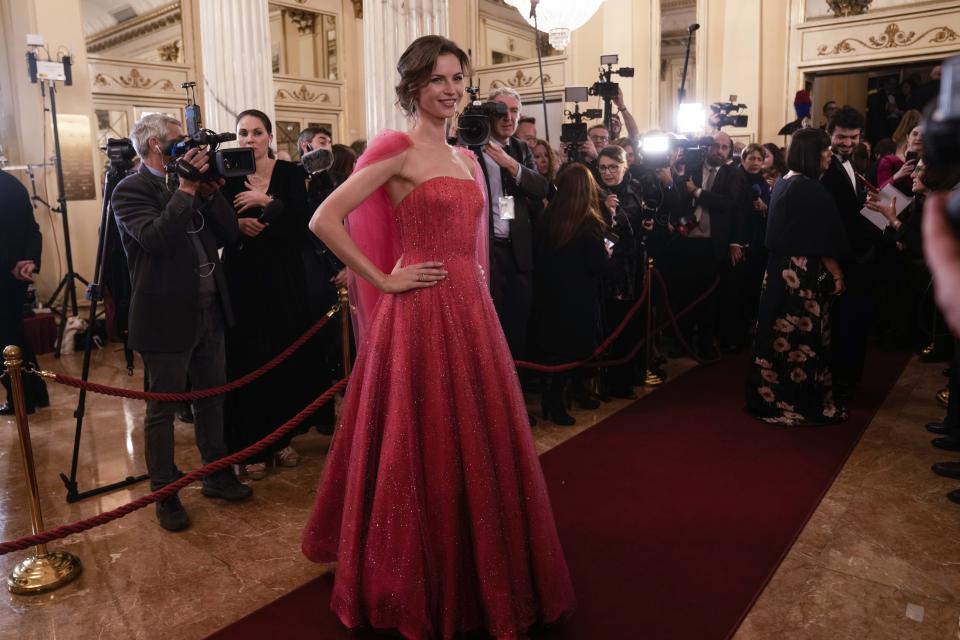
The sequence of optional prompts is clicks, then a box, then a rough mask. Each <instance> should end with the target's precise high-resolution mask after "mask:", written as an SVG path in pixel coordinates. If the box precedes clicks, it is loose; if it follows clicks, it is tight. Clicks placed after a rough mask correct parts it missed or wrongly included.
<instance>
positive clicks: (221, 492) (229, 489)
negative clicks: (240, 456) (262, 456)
mask: <svg viewBox="0 0 960 640" xmlns="http://www.w3.org/2000/svg"><path fill="white" fill-rule="evenodd" d="M248 466H249V465H248ZM200 493H202V494H203V495H204V496H206V497H207V498H220V499H222V500H227V501H229V502H239V501H241V500H246V499H247V498H249V497H250V496H252V495H253V489H251V488H250V487H248V486H247V485H245V484H243V483H242V482H240V481H239V480H237V476H235V475H233V473H232V472H231V471H230V470H229V469H225V470H223V471H218V472H217V473H215V474H213V475H212V476H207V477H206V478H204V479H203V487H202V488H201V489H200Z"/></svg>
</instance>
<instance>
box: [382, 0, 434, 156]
mask: <svg viewBox="0 0 960 640" xmlns="http://www.w3.org/2000/svg"><path fill="white" fill-rule="evenodd" d="M447 29H448V26H447V0H363V72H364V87H365V89H366V98H367V136H368V137H370V138H372V137H373V136H375V135H376V134H377V133H379V132H380V131H382V130H384V129H397V130H399V131H405V130H406V129H407V128H408V126H409V125H408V122H407V119H406V117H405V116H404V115H403V113H402V112H401V111H400V109H399V107H397V106H396V104H395V103H396V94H395V93H394V87H395V86H396V85H397V82H399V80H400V77H399V75H398V74H397V60H399V59H400V54H402V53H403V52H404V50H405V49H406V48H407V46H409V44H410V43H411V42H413V41H414V40H416V39H417V38H419V37H420V36H425V35H431V34H436V35H442V36H446V35H447Z"/></svg>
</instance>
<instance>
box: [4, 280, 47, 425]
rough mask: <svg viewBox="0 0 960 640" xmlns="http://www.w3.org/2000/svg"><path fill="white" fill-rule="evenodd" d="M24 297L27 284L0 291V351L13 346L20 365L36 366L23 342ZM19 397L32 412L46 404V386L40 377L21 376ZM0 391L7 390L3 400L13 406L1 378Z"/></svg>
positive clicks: (31, 349) (9, 392)
mask: <svg viewBox="0 0 960 640" xmlns="http://www.w3.org/2000/svg"><path fill="white" fill-rule="evenodd" d="M26 295H27V285H26V283H24V284H23V286H15V287H10V288H0V351H2V350H3V349H4V348H6V347H8V346H11V345H16V346H18V347H20V351H21V353H22V358H23V364H24V365H30V366H33V367H38V365H37V357H36V355H35V354H34V353H33V348H32V347H31V346H30V343H29V342H27V339H26V334H25V333H24V330H23V302H24V300H25V299H26ZM23 387H24V388H23V395H24V399H25V400H26V403H27V410H33V409H35V408H36V407H37V405H44V406H45V405H46V403H47V385H46V383H45V382H44V381H43V379H42V378H40V377H39V376H35V375H30V374H24V376H23ZM3 388H4V389H6V390H7V400H8V402H10V403H11V404H12V403H13V396H12V391H11V389H10V380H9V379H7V377H4V378H3Z"/></svg>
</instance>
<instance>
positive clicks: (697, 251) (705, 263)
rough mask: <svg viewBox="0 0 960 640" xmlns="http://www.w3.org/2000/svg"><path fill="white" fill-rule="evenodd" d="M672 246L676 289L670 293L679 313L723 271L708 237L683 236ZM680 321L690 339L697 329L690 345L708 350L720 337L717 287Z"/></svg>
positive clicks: (683, 331)
mask: <svg viewBox="0 0 960 640" xmlns="http://www.w3.org/2000/svg"><path fill="white" fill-rule="evenodd" d="M673 246H674V255H673V257H672V260H671V262H672V263H673V269H672V272H673V278H672V280H673V284H674V285H675V286H676V290H675V291H670V292H668V293H669V295H670V303H671V306H672V307H673V312H674V313H675V314H677V313H680V311H682V310H683V309H684V308H685V307H686V306H687V305H688V304H690V303H691V302H693V301H694V300H695V299H696V298H698V297H699V296H701V295H702V294H703V292H704V291H706V290H707V288H709V287H710V286H711V285H712V284H713V281H714V280H716V278H717V275H718V274H719V273H720V265H719V263H718V261H717V259H716V256H715V255H714V253H713V241H712V240H711V239H709V238H684V239H683V240H681V241H679V242H676V243H675V244H674V245H673ZM679 324H680V332H681V333H682V334H683V336H684V339H686V340H687V342H690V341H691V340H692V338H693V334H694V329H696V333H697V344H692V343H691V345H690V346H691V347H693V348H699V349H700V350H704V349H707V350H709V349H710V348H711V347H712V346H713V344H714V342H715V341H716V337H717V291H716V289H715V290H714V291H713V292H712V293H711V294H710V295H708V296H707V297H706V298H705V299H704V300H703V301H702V302H700V304H699V305H698V306H697V307H696V308H694V309H693V310H691V311H690V312H689V313H687V315H686V316H684V317H683V318H681V319H680V322H679Z"/></svg>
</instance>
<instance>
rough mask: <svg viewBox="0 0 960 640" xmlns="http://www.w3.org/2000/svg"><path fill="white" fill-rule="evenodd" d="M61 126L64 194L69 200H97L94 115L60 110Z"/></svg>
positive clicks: (58, 122)
mask: <svg viewBox="0 0 960 640" xmlns="http://www.w3.org/2000/svg"><path fill="white" fill-rule="evenodd" d="M57 127H58V129H59V132H60V161H61V163H62V164H63V187H64V196H65V197H66V198H67V200H95V199H96V197H97V188H96V179H95V178H94V175H95V174H94V171H93V149H92V148H91V139H90V118H88V117H87V116H83V115H75V114H69V113H58V114H57Z"/></svg>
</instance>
